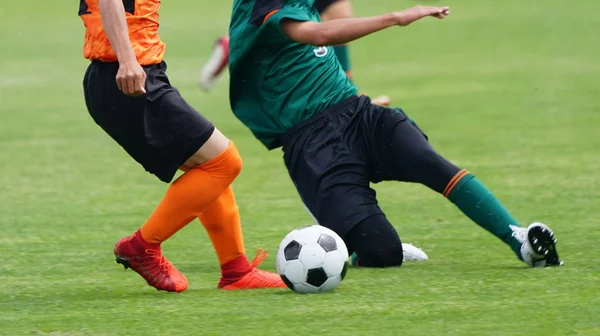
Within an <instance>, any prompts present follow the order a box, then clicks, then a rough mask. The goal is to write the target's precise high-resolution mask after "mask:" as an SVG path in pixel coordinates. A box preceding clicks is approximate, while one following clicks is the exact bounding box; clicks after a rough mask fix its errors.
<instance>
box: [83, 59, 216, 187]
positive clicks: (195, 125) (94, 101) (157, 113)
mask: <svg viewBox="0 0 600 336" xmlns="http://www.w3.org/2000/svg"><path fill="white" fill-rule="evenodd" d="M144 69H145V71H146V74H147V81H146V92H147V93H146V95H144V96H139V97H129V96H126V95H124V94H123V93H122V92H121V91H120V90H119V89H118V87H117V86H116V82H115V79H114V76H115V75H116V71H117V70H118V64H112V63H111V64H107V63H101V64H99V65H97V66H95V67H92V68H91V70H90V69H88V72H87V74H86V78H85V79H84V91H85V95H86V104H87V105H88V110H89V112H90V115H91V116H92V117H93V118H94V120H95V121H96V123H97V124H98V125H99V126H100V127H102V129H104V131H106V133H108V134H109V135H110V136H111V137H112V138H113V139H114V140H115V141H116V142H117V143H118V144H119V145H121V147H123V148H124V149H125V151H127V153H128V154H129V155H130V156H131V157H133V158H134V159H135V160H136V161H137V162H139V163H140V164H141V165H142V166H143V167H144V168H145V169H146V170H147V171H148V172H150V173H152V174H154V175H156V176H157V177H158V178H159V179H161V180H162V181H165V182H169V181H170V180H171V179H172V178H173V176H174V175H175V173H176V171H177V169H178V168H179V167H180V166H181V165H182V164H183V163H184V162H185V161H186V160H187V159H188V158H189V157H191V156H192V155H193V154H194V153H196V152H197V151H198V149H200V148H201V147H202V145H204V143H205V142H206V141H207V140H208V139H209V138H210V136H211V135H212V133H213V131H214V126H213V124H212V123H211V122H210V121H208V120H207V119H206V118H204V117H203V116H202V115H200V114H199V113H198V112H197V111H196V110H195V109H194V108H193V107H191V106H190V105H189V104H188V103H187V102H186V101H185V100H184V99H183V98H182V97H181V95H180V94H179V92H178V91H177V89H175V88H174V87H172V86H171V85H170V82H169V80H168V78H167V76H166V73H165V70H166V65H165V64H164V63H161V64H157V65H153V66H149V67H145V68H144Z"/></svg>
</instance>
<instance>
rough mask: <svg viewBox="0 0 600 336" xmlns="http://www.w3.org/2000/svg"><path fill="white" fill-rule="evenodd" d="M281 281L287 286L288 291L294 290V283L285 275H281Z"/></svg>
mask: <svg viewBox="0 0 600 336" xmlns="http://www.w3.org/2000/svg"><path fill="white" fill-rule="evenodd" d="M281 280H283V283H284V284H285V285H286V286H288V288H289V289H291V290H294V283H292V282H291V281H290V279H288V278H287V277H286V276H285V275H283V274H281Z"/></svg>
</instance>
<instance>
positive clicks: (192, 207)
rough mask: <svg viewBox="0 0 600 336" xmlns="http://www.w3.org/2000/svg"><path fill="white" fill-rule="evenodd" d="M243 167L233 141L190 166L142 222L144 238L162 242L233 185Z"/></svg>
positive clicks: (198, 214)
mask: <svg viewBox="0 0 600 336" xmlns="http://www.w3.org/2000/svg"><path fill="white" fill-rule="evenodd" d="M241 169H242V159H241V158H240V155H239V153H238V151H237V149H236V148H235V145H234V144H233V142H230V143H229V147H228V148H227V149H226V150H225V151H223V152H222V153H221V154H219V155H217V156H216V157H215V158H213V159H212V160H210V161H208V162H206V163H204V164H202V165H200V166H198V167H196V168H194V169H190V170H188V171H187V172H185V173H184V174H183V175H181V176H180V177H179V178H178V179H177V180H175V182H173V183H172V184H171V186H169V189H168V190H167V192H166V194H165V197H164V198H163V200H162V201H161V202H160V204H159V205H158V206H157V207H156V209H155V210H154V212H153V213H152V215H151V216H150V218H148V221H147V222H146V223H145V224H144V225H143V226H142V228H141V229H140V232H141V233H142V238H144V240H145V241H147V242H150V243H162V242H163V241H165V240H167V239H169V238H170V237H171V236H172V235H174V234H175V233H176V232H177V231H179V230H181V229H182V228H183V227H184V226H186V225H187V224H189V223H190V222H191V221H192V220H194V218H196V217H198V216H200V214H201V213H202V212H203V211H204V210H205V209H206V208H207V207H208V206H209V205H211V204H212V203H214V202H215V200H217V198H219V196H220V195H221V194H222V193H223V191H225V189H227V187H229V185H230V184H231V182H233V180H234V179H235V178H236V177H237V175H238V174H239V172H240V170H241Z"/></svg>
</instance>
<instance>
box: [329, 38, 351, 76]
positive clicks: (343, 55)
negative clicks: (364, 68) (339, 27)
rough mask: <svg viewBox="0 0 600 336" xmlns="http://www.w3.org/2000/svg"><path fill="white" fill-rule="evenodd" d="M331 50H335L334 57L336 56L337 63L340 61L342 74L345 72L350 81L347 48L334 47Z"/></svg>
mask: <svg viewBox="0 0 600 336" xmlns="http://www.w3.org/2000/svg"><path fill="white" fill-rule="evenodd" d="M333 50H335V55H336V56H337V58H338V61H340V64H341V65H342V69H344V72H346V74H347V75H348V78H350V80H352V72H351V71H350V53H349V52H348V46H347V45H340V46H335V47H333Z"/></svg>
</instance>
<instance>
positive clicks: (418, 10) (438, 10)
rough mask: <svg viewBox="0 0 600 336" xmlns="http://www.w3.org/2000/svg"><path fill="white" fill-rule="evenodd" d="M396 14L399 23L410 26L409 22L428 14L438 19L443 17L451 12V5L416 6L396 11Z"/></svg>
mask: <svg viewBox="0 0 600 336" xmlns="http://www.w3.org/2000/svg"><path fill="white" fill-rule="evenodd" d="M394 14H395V15H396V20H397V22H398V23H397V25H399V26H408V25H409V24H411V23H413V22H415V21H417V20H419V19H422V18H424V17H427V16H433V17H435V18H438V19H443V18H444V17H446V16H447V15H449V14H450V8H449V7H435V6H415V7H412V8H409V9H406V10H403V11H401V12H396V13H394Z"/></svg>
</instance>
